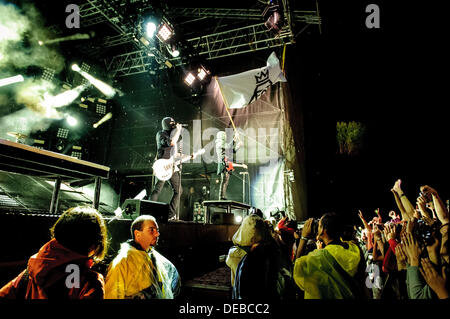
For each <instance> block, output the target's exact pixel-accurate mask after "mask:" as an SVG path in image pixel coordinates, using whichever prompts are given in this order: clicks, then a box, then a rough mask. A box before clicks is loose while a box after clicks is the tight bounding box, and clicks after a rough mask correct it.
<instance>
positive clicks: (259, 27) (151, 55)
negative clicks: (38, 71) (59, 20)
mask: <svg viewBox="0 0 450 319" xmlns="http://www.w3.org/2000/svg"><path fill="white" fill-rule="evenodd" d="M86 1H87V2H86V3H85V4H83V5H81V6H80V17H81V21H82V26H84V27H88V26H92V25H94V24H98V23H103V22H107V23H109V24H110V25H111V26H112V27H113V28H114V29H115V30H116V31H117V32H118V34H116V35H112V36H108V37H105V38H103V39H102V40H101V41H100V42H99V43H98V47H99V48H100V47H101V48H110V47H114V46H120V45H123V44H127V43H130V42H132V43H133V44H134V45H133V48H132V49H131V50H130V49H128V50H130V52H125V53H120V54H117V55H115V56H111V57H105V58H104V63H105V65H106V68H107V70H108V72H110V73H112V74H113V75H114V76H127V75H131V74H138V73H143V72H148V71H150V70H151V69H155V66H156V67H157V68H165V67H171V66H177V65H181V64H182V60H181V58H179V57H178V58H173V57H172V56H170V55H168V53H167V52H166V51H165V49H164V48H163V47H161V49H160V48H159V45H158V46H154V45H152V44H150V45H148V44H147V45H144V44H143V43H142V42H140V41H136V37H140V36H139V35H138V32H137V31H136V25H134V26H132V25H131V22H130V21H128V20H127V19H125V18H124V16H123V15H122V14H121V13H120V12H119V11H120V10H119V8H118V7H117V3H116V2H114V1H112V2H111V1H106V0H86ZM144 6H145V5H144ZM283 8H284V13H285V22H286V23H285V25H284V27H283V28H282V30H281V32H280V33H279V34H273V33H272V32H270V31H269V30H268V29H267V28H266V26H265V25H264V23H262V16H261V10H259V9H226V8H170V16H171V17H172V18H180V17H184V18H187V19H185V20H184V21H180V22H179V23H178V25H183V24H187V23H193V22H196V21H198V20H203V19H210V18H213V19H214V18H215V19H217V20H218V21H222V20H223V19H228V20H230V19H233V20H239V21H243V20H246V21H250V22H252V21H253V22H257V21H261V22H260V23H253V24H251V25H245V26H239V27H232V29H230V30H223V28H222V30H221V31H220V32H216V30H218V29H219V28H220V27H221V26H223V25H222V24H219V23H218V24H217V25H216V28H215V31H213V32H212V33H211V34H206V35H201V36H198V35H194V36H192V37H191V38H188V39H185V40H184V41H185V42H186V43H187V44H189V46H190V47H191V48H192V49H193V50H194V51H195V52H196V54H197V55H198V56H199V57H201V58H204V59H207V60H211V59H217V58H223V57H227V56H233V55H238V54H243V53H248V52H255V51H259V50H265V49H270V48H274V47H279V46H283V45H287V44H291V43H294V42H295V37H296V36H295V35H294V27H295V26H297V25H300V24H304V25H305V27H304V28H303V30H304V29H305V28H306V27H307V26H309V25H318V26H319V27H320V25H321V19H320V16H319V14H318V10H316V11H303V10H293V11H290V10H289V3H288V0H283ZM144 9H145V8H144ZM303 30H302V31H303ZM297 35H298V34H297ZM188 37H189V35H188ZM152 61H155V62H156V63H152ZM158 64H159V66H158Z"/></svg>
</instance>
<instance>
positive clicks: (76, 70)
mask: <svg viewBox="0 0 450 319" xmlns="http://www.w3.org/2000/svg"><path fill="white" fill-rule="evenodd" d="M72 70H74V71H75V72H80V71H81V69H80V67H79V66H78V64H72Z"/></svg>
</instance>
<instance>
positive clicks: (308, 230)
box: [302, 218, 314, 238]
mask: <svg viewBox="0 0 450 319" xmlns="http://www.w3.org/2000/svg"><path fill="white" fill-rule="evenodd" d="M313 221H314V219H313V218H309V219H308V220H307V221H306V222H305V225H303V229H302V237H305V238H311V235H312V223H313Z"/></svg>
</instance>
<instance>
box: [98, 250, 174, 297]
mask: <svg viewBox="0 0 450 319" xmlns="http://www.w3.org/2000/svg"><path fill="white" fill-rule="evenodd" d="M152 254H153V256H154V257H153V258H151V255H152ZM179 287H180V280H179V275H178V272H177V270H176V268H175V266H174V265H173V264H172V263H171V262H170V261H169V260H168V259H167V258H165V257H164V256H162V255H161V254H159V253H158V252H157V251H156V250H155V249H151V250H150V251H149V252H145V251H144V250H142V249H137V248H135V247H133V246H132V245H130V243H128V242H125V243H122V244H121V246H120V250H119V253H118V254H117V256H116V257H115V258H114V260H113V261H112V262H111V264H110V265H109V268H108V273H107V275H106V280H105V299H128V298H140V299H144V298H156V299H173V298H174V297H175V295H176V294H177V293H178V290H179Z"/></svg>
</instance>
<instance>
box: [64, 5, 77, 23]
mask: <svg viewBox="0 0 450 319" xmlns="http://www.w3.org/2000/svg"><path fill="white" fill-rule="evenodd" d="M66 13H70V14H69V15H68V16H67V17H66V27H67V28H69V29H73V28H75V29H79V28H80V7H79V6H77V5H76V4H69V5H67V6H66Z"/></svg>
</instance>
